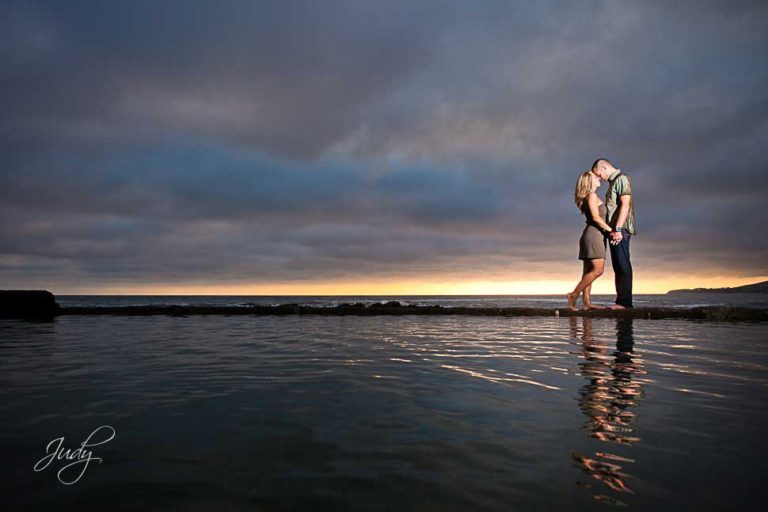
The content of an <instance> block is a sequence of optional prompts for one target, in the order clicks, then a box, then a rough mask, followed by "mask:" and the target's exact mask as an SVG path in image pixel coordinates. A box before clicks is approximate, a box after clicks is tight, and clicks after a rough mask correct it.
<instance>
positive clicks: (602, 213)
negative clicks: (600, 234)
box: [581, 199, 608, 229]
mask: <svg viewBox="0 0 768 512" xmlns="http://www.w3.org/2000/svg"><path fill="white" fill-rule="evenodd" d="M581 211H582V212H583V213H584V217H586V219H587V226H594V227H596V228H597V229H602V228H601V227H600V226H599V225H598V224H597V222H595V221H594V219H593V218H592V214H591V213H590V212H589V204H588V203H587V200H586V199H585V200H584V203H583V204H582V205H581ZM597 212H598V214H599V215H600V217H601V218H602V219H603V220H605V216H606V215H607V214H608V208H606V206H605V204H603V203H600V206H599V207H598V208H597Z"/></svg>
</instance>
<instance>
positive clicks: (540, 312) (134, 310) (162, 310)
mask: <svg viewBox="0 0 768 512" xmlns="http://www.w3.org/2000/svg"><path fill="white" fill-rule="evenodd" d="M60 315H118V316H152V315H171V316H192V315H257V316H258V315H326V316H338V315H358V316H373V315H464V316H506V317H517V316H529V317H555V316H556V317H571V316H573V317H575V316H587V317H593V318H638V319H665V318H679V319H692V320H714V321H756V322H765V321H768V309H757V308H737V307H695V308H635V309H627V310H621V311H614V310H609V309H601V310H593V311H571V310H569V309H568V308H557V309H554V308H514V307H509V308H476V307H443V306H439V305H435V306H416V305H404V304H401V303H400V302H397V301H389V302H383V303H374V304H370V305H366V304H363V303H361V302H357V303H353V304H350V303H344V304H339V305H338V306H335V307H317V306H301V305H299V304H281V305H278V306H257V305H252V306H162V305H151V306H120V307H102V306H95V307H90V306H89V307H60V306H59V305H58V304H57V303H56V299H55V297H54V295H53V294H52V293H51V292H49V291H45V290H0V317H6V318H9V317H10V318H53V317H56V316H60Z"/></svg>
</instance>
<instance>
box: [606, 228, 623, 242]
mask: <svg viewBox="0 0 768 512" xmlns="http://www.w3.org/2000/svg"><path fill="white" fill-rule="evenodd" d="M622 238H624V236H623V235H622V234H621V233H619V232H618V231H612V232H611V234H610V235H608V241H609V242H610V243H611V245H619V244H620V243H621V240H622Z"/></svg>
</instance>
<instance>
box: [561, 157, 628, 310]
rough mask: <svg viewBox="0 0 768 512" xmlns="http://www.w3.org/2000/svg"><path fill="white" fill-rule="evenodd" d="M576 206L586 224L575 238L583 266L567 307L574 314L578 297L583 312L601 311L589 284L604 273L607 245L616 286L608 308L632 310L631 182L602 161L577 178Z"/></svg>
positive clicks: (596, 162)
mask: <svg viewBox="0 0 768 512" xmlns="http://www.w3.org/2000/svg"><path fill="white" fill-rule="evenodd" d="M602 181H605V182H607V183H608V190H607V191H606V192H605V202H603V201H601V200H600V198H599V197H598V196H597V189H599V188H600V184H601V182H602ZM574 200H575V201H576V207H577V208H578V209H579V210H580V211H581V213H582V214H583V215H584V216H585V217H586V220H587V225H586V227H585V228H584V231H583V232H582V234H581V238H580V239H579V259H580V260H582V261H583V262H584V263H583V265H584V267H583V272H582V275H581V280H580V281H579V283H578V284H577V285H576V288H574V289H573V291H572V292H570V293H568V294H566V298H567V299H568V307H569V308H570V309H571V310H572V311H578V307H577V305H576V301H577V299H578V298H579V295H581V296H582V298H581V300H582V303H583V309H584V310H590V309H603V308H604V306H599V305H597V304H593V303H592V283H593V282H594V281H595V280H596V279H597V278H598V277H600V276H601V275H603V272H604V271H605V255H606V254H605V253H606V245H608V244H610V252H611V265H612V266H613V274H614V280H615V283H616V301H615V304H613V305H612V306H610V309H627V308H631V307H632V263H631V262H630V259H629V239H630V238H631V237H632V235H634V234H635V205H634V200H633V197H632V183H631V181H630V179H629V176H627V174H626V173H623V172H622V171H621V169H617V168H616V167H614V166H613V164H612V163H611V162H609V161H608V160H606V159H605V158H599V159H597V160H595V163H594V164H592V168H591V169H590V170H588V171H584V172H583V173H581V175H579V178H578V180H577V181H576V191H575V193H574Z"/></svg>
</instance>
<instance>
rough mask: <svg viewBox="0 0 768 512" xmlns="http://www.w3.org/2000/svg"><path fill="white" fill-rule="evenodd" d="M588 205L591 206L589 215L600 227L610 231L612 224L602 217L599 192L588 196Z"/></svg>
mask: <svg viewBox="0 0 768 512" xmlns="http://www.w3.org/2000/svg"><path fill="white" fill-rule="evenodd" d="M587 206H589V216H590V217H592V221H593V222H594V223H595V224H597V225H598V226H599V227H600V229H602V230H603V231H607V232H608V233H610V232H611V231H612V230H611V226H610V225H609V224H608V223H607V222H605V219H603V218H601V217H600V205H599V204H598V199H597V194H595V193H592V194H589V195H588V196H587Z"/></svg>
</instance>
